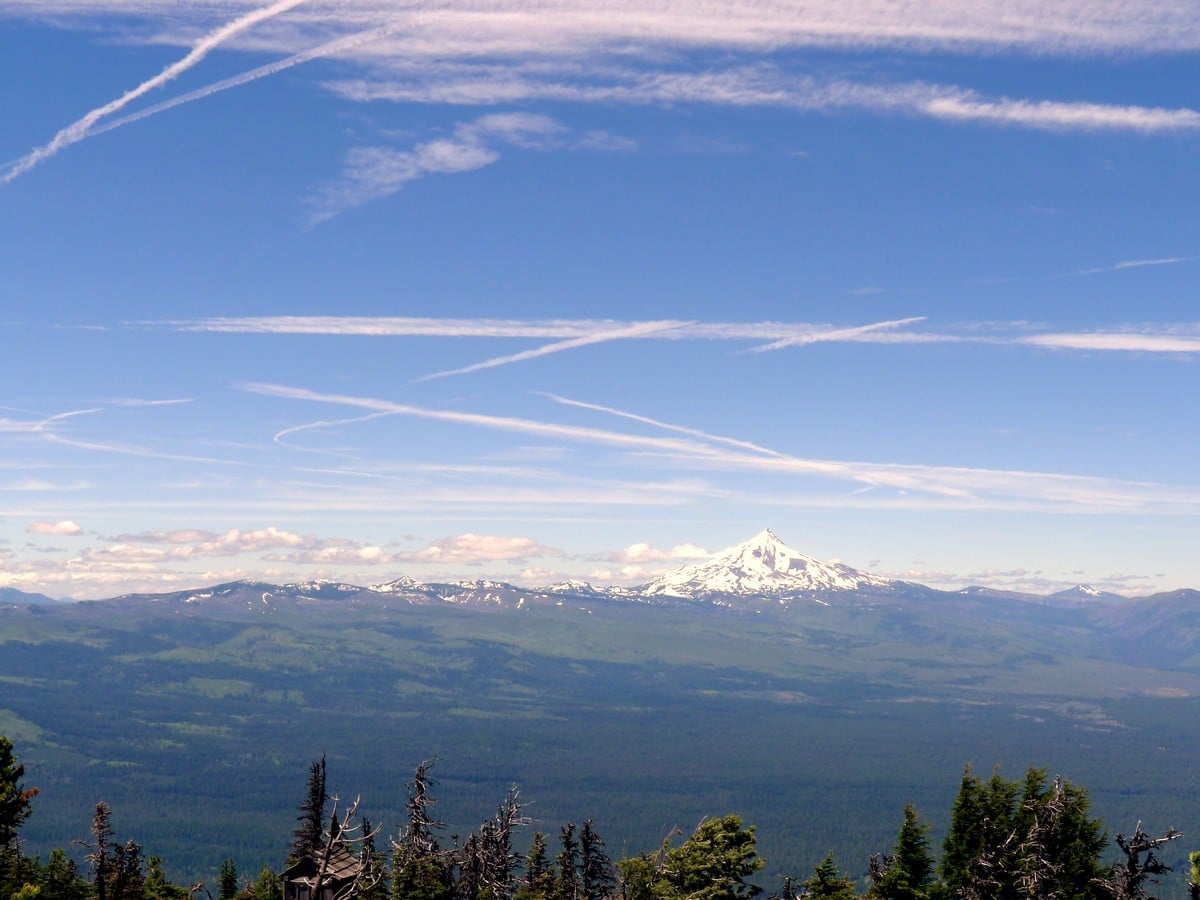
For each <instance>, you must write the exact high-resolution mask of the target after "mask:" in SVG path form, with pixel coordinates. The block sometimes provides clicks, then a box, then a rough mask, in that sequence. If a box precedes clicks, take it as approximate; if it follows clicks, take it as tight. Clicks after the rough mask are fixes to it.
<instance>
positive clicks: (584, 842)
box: [579, 819, 616, 900]
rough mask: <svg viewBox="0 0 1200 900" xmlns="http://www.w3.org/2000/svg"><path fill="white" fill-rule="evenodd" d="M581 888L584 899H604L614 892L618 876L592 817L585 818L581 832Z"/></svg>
mask: <svg viewBox="0 0 1200 900" xmlns="http://www.w3.org/2000/svg"><path fill="white" fill-rule="evenodd" d="M579 854H580V866H579V874H580V889H581V891H582V893H583V900H603V898H605V897H608V896H609V894H611V893H612V889H613V885H615V884H616V878H615V876H614V875H613V867H612V860H610V859H609V858H608V854H607V853H605V852H604V841H602V840H601V839H600V835H598V834H596V831H595V828H594V827H593V826H592V820H591V819H584V821H583V829H582V830H581V831H580V832H579Z"/></svg>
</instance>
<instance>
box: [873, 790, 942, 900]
mask: <svg viewBox="0 0 1200 900" xmlns="http://www.w3.org/2000/svg"><path fill="white" fill-rule="evenodd" d="M932 882H933V855H932V854H931V853H930V850H929V825H928V824H927V823H925V822H922V821H921V820H920V817H919V816H918V815H917V810H916V807H915V806H913V805H912V804H911V803H909V804H907V805H906V806H905V807H904V822H903V823H902V824H901V825H900V831H899V833H898V834H897V835H896V848H895V850H893V851H892V855H891V856H890V857H889V858H888V861H887V864H886V866H885V867H884V869H883V871H882V872H881V873H880V874H879V875H878V877H877V878H876V881H875V883H874V884H873V885H872V886H871V889H870V891H868V893H867V896H868V897H872V898H877V900H924V898H927V897H929V895H930V890H931V889H932V886H933V885H932Z"/></svg>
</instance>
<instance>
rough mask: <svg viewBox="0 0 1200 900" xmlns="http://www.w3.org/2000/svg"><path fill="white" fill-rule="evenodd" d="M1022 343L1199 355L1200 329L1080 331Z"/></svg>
mask: <svg viewBox="0 0 1200 900" xmlns="http://www.w3.org/2000/svg"><path fill="white" fill-rule="evenodd" d="M1020 342H1021V343H1023V344H1028V345H1030V346H1034V347H1044V348H1046V349H1049V350H1096V351H1111V352H1120V353H1189V354H1190V353H1200V330H1198V331H1197V332H1194V333H1192V334H1190V335H1189V334H1173V333H1170V332H1149V331H1080V332H1058V333H1053V334H1036V335H1030V336H1029V337H1026V338H1022V339H1021V340H1020Z"/></svg>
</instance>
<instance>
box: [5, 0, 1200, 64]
mask: <svg viewBox="0 0 1200 900" xmlns="http://www.w3.org/2000/svg"><path fill="white" fill-rule="evenodd" d="M247 5H248V3H247V2H246V0H224V2H213V3H208V4H205V5H204V6H203V7H197V8H195V9H194V11H192V12H191V15H190V16H189V17H186V18H185V17H182V16H180V14H179V12H178V10H177V9H176V8H175V7H174V6H173V5H172V4H163V3H161V2H156V0H0V14H8V15H19V16H26V17H30V18H36V17H41V18H44V19H47V20H50V21H54V22H57V23H61V22H62V21H64V20H66V19H67V18H68V17H81V18H83V19H84V20H85V21H87V22H88V24H93V21H94V20H97V19H99V18H100V17H101V16H104V15H124V16H129V17H142V18H145V19H146V20H148V22H149V23H150V24H151V25H152V27H153V28H154V30H153V31H151V32H150V34H152V36H153V38H152V39H154V40H156V41H163V40H173V41H174V42H176V43H179V44H184V45H187V44H191V43H192V42H193V41H194V40H195V30H196V29H197V28H205V27H213V26H214V25H216V24H217V23H219V22H221V21H223V20H224V19H227V18H228V17H230V16H232V15H236V14H240V13H241V12H243V11H244V10H245V8H246V6H247ZM385 24H391V25H393V26H395V28H396V32H395V34H394V36H393V38H392V40H391V42H390V43H388V44H387V45H385V46H383V47H379V48H375V47H371V48H366V49H363V50H362V51H360V52H361V54H362V57H361V58H362V59H363V61H364V62H372V61H373V62H374V63H375V64H376V65H386V64H388V63H389V62H391V61H392V60H403V59H405V58H413V57H427V58H446V57H489V56H490V57H508V56H514V55H525V54H528V53H539V54H542V55H563V56H567V57H570V56H572V55H579V54H582V53H585V52H596V51H598V50H603V49H612V50H618V51H625V52H632V51H633V50H635V49H638V48H645V47H646V46H647V45H650V46H659V47H660V48H662V47H677V48H699V47H726V48H731V49H740V50H746V51H753V50H757V51H761V52H767V51H778V50H782V49H786V48H795V47H812V46H819V47H850V48H879V47H892V48H903V49H913V50H917V51H924V50H944V49H953V50H956V51H961V52H970V51H973V50H975V51H978V50H983V51H992V50H995V49H1001V48H1008V49H1025V50H1030V51H1035V52H1038V53H1043V54H1062V55H1067V56H1075V55H1078V54H1081V53H1098V54H1104V55H1108V54H1110V53H1112V52H1114V51H1125V52H1132V53H1158V52H1180V51H1188V50H1195V49H1197V48H1200V12H1197V10H1196V8H1195V6H1194V4H1191V3H1189V2H1188V0H1130V2H1126V3H1112V2H1107V0H1065V2H1060V3H1056V4H1051V5H1046V4H1042V3H1038V2H1036V0H975V2H973V3H957V2H946V0H914V2H906V3H895V2H889V0H855V2H852V3H847V2H838V0H808V2H805V0H775V2H772V3H769V4H764V3H760V2H755V0H725V2H722V3H719V4H712V3H709V4H703V3H682V2H660V3H649V2H646V0H560V2H556V3H555V4H553V5H550V6H547V5H546V4H539V3H532V2H529V0H490V2H486V3H485V2H482V0H440V2H437V3H432V2H428V0H424V2H422V0H417V2H412V3H407V4H404V5H398V4H395V3H394V2H391V0H355V2H354V3H352V4H346V3H344V2H341V0H310V2H309V3H308V4H306V5H305V6H304V7H302V8H300V9H298V10H297V11H296V12H295V13H293V14H292V15H291V16H289V17H288V21H287V22H284V23H275V25H274V27H263V28H260V29H258V30H257V31H255V32H254V33H251V34H247V35H243V36H242V37H241V38H240V40H239V43H238V46H241V47H253V48H256V49H264V50H273V51H276V52H280V51H283V52H287V51H289V50H292V49H295V48H296V47H297V45H300V46H307V45H309V44H311V43H312V41H313V39H314V37H315V36H323V37H325V38H330V37H332V35H334V34H342V35H345V34H347V33H351V34H352V33H355V32H357V31H359V30H362V29H365V28H369V27H372V26H374V27H379V26H382V25H385ZM93 27H95V26H94V25H93Z"/></svg>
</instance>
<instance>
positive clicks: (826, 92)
mask: <svg viewBox="0 0 1200 900" xmlns="http://www.w3.org/2000/svg"><path fill="white" fill-rule="evenodd" d="M329 87H330V88H331V89H332V90H334V91H336V92H337V93H339V94H340V95H342V96H343V97H345V98H347V99H350V100H356V101H361V102H367V101H372V100H392V101H396V102H406V103H448V104H460V105H490V104H497V103H512V102H517V101H528V100H550V101H562V102H574V103H624V104H634V105H639V104H679V103H693V104H704V105H710V106H742V107H776V108H782V109H792V110H796V111H800V112H820V111H836V110H862V111H866V112H872V113H877V114H883V115H906V116H915V117H920V118H930V119H936V120H941V121H948V122H977V123H981V124H990V125H998V126H1016V127H1023V128H1032V129H1038V130H1048V131H1133V132H1140V133H1144V134H1151V133H1156V132H1171V131H1189V130H1195V129H1197V128H1200V112H1198V111H1196V110H1194V109H1190V108H1186V107H1183V108H1174V109H1168V108H1162V107H1148V106H1137V105H1128V104H1106V103H1099V102H1094V101H1087V100H1047V99H1030V98H1020V97H1016V98H1014V97H1004V96H999V97H991V96H987V95H984V94H981V93H979V92H978V91H974V90H972V89H970V88H966V87H962V86H960V85H949V84H928V83H925V82H920V81H910V82H890V83H889V82H881V83H871V82H865V81H864V82H852V81H845V80H837V79H830V80H822V79H818V78H814V77H812V76H807V75H804V76H797V75H794V74H791V73H789V72H787V71H785V70H782V69H780V68H778V67H776V66H767V65H750V66H741V67H735V68H730V69H724V70H707V71H670V70H659V71H651V72H646V71H645V70H641V69H634V68H613V67H611V66H600V67H596V68H595V69H585V70H583V71H580V70H578V68H575V69H572V71H570V72H565V73H558V72H550V73H547V72H545V71H544V70H541V69H535V70H533V71H528V72H525V71H520V70H518V71H517V72H513V71H511V70H509V69H507V68H505V67H502V66H496V65H481V66H463V65H460V64H454V65H451V66H448V67H442V66H438V65H434V66H432V67H430V68H428V69H424V70H422V71H420V72H416V73H409V74H407V75H406V74H405V73H402V72H400V73H396V74H393V75H391V76H390V77H389V76H380V77H379V78H377V79H375V80H349V81H342V82H335V83H332V84H330V85H329Z"/></svg>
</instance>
